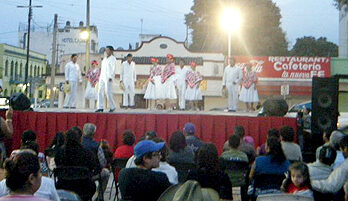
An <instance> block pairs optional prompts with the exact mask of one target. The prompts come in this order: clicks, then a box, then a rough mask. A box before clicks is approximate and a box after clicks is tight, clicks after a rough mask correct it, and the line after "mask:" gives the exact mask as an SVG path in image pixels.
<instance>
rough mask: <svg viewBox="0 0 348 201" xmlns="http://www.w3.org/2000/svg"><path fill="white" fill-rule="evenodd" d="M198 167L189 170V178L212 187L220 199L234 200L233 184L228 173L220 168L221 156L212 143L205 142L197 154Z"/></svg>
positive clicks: (202, 185) (204, 185) (206, 186)
mask: <svg viewBox="0 0 348 201" xmlns="http://www.w3.org/2000/svg"><path fill="white" fill-rule="evenodd" d="M197 163H198V168H197V169H196V170H192V171H191V172H189V174H188V176H187V180H195V181H198V182H199V184H200V185H201V187H202V188H212V189H214V190H216V192H218V193H219V196H220V199H223V200H233V198H232V184H231V182H230V180H229V178H228V175H227V174H226V173H224V172H222V171H220V169H219V158H218V152H217V150H216V147H215V145H214V144H212V143H207V144H204V145H203V146H202V147H201V148H200V149H199V151H198V155H197Z"/></svg>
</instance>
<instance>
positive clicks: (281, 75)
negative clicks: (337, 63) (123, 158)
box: [234, 56, 331, 80]
mask: <svg viewBox="0 0 348 201" xmlns="http://www.w3.org/2000/svg"><path fill="white" fill-rule="evenodd" d="M234 58H235V59H236V66H238V67H240V68H242V69H244V67H245V65H246V63H248V62H250V63H251V64H252V66H253V70H255V71H256V72H257V75H258V77H259V78H273V79H274V78H278V79H309V80H310V79H312V77H330V75H331V73H330V57H296V56H294V57H292V56H268V57H267V56H266V57H247V56H235V57H234Z"/></svg>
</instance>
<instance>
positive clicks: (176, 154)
mask: <svg viewBox="0 0 348 201" xmlns="http://www.w3.org/2000/svg"><path fill="white" fill-rule="evenodd" d="M169 148H170V150H169V155H168V163H169V164H174V163H176V164H178V163H194V153H193V151H192V149H191V148H190V147H188V146H187V144H186V139H185V136H184V134H183V133H182V132H181V131H175V132H174V133H173V134H172V136H170V140H169Z"/></svg>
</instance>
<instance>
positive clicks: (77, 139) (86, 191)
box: [54, 127, 97, 200]
mask: <svg viewBox="0 0 348 201" xmlns="http://www.w3.org/2000/svg"><path fill="white" fill-rule="evenodd" d="M81 138H82V131H81V129H80V128H79V127H73V128H71V129H70V130H68V132H67V134H66V142H65V145H64V146H63V148H62V149H60V150H59V151H58V152H57V154H56V157H55V159H54V160H55V162H56V165H57V167H58V168H59V167H68V166H74V167H86V168H88V169H89V172H90V175H89V179H86V180H76V181H65V180H62V179H59V180H58V183H57V188H62V189H67V190H71V191H73V192H75V193H77V194H78V195H80V196H81V197H83V198H84V199H86V200H90V199H91V198H92V197H93V195H94V193H95V190H96V186H95V183H94V182H93V181H92V175H93V172H94V170H95V169H96V168H97V159H96V157H95V156H94V154H93V153H92V152H91V151H89V150H87V149H84V148H83V147H82V144H81Z"/></svg>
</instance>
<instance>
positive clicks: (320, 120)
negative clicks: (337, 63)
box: [311, 77, 338, 141]
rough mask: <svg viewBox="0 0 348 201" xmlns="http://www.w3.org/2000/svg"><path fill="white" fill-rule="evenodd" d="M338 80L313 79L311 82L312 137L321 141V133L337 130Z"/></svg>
mask: <svg viewBox="0 0 348 201" xmlns="http://www.w3.org/2000/svg"><path fill="white" fill-rule="evenodd" d="M337 118H338V78H335V77H330V78H319V77H313V80H312V121H311V130H312V134H313V135H312V136H314V135H320V136H317V137H315V138H319V139H320V141H321V140H322V138H321V136H322V133H323V132H324V131H325V132H328V133H331V132H332V131H334V130H336V129H337Z"/></svg>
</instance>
